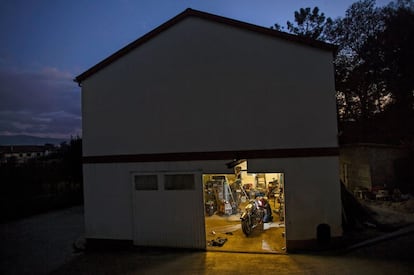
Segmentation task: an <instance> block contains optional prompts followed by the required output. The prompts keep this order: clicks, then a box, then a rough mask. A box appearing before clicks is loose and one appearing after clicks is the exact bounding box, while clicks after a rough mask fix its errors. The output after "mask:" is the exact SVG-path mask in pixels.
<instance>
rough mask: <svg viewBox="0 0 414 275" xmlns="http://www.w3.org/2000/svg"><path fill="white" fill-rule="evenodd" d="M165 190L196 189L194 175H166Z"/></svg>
mask: <svg viewBox="0 0 414 275" xmlns="http://www.w3.org/2000/svg"><path fill="white" fill-rule="evenodd" d="M164 189H165V190H194V175H193V174H182V175H166V176H165V182H164Z"/></svg>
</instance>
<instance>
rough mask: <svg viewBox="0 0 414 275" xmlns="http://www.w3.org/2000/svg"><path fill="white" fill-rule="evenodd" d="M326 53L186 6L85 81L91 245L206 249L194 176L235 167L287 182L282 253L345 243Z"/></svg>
mask: <svg viewBox="0 0 414 275" xmlns="http://www.w3.org/2000/svg"><path fill="white" fill-rule="evenodd" d="M334 50H335V48H334V47H333V46H331V45H329V44H325V43H321V42H317V41H311V40H307V39H305V38H299V37H297V36H293V35H289V34H285V33H281V32H277V31H274V30H271V29H267V28H262V27H258V26H255V25H251V24H248V23H244V22H240V21H236V20H232V19H228V18H224V17H220V16H216V15H212V14H208V13H204V12H199V11H195V10H191V9H188V10H186V11H184V12H183V13H181V14H179V15H177V16H176V17H174V18H173V19H171V20H170V21H168V22H166V23H164V24H163V25H161V26H160V27H158V28H156V29H155V30H153V31H151V32H150V33H148V34H146V35H144V36H143V37H141V38H140V39H138V40H136V41H134V42H132V43H131V44H129V45H127V46H126V47H125V48H123V49H121V50H120V51H118V52H116V53H114V54H113V55H112V56H110V57H108V58H107V59H105V60H103V61H102V62H100V63H98V64H97V65H96V66H94V67H92V68H91V69H89V70H88V71H86V72H84V73H83V74H81V75H79V76H78V77H77V78H76V79H75V80H76V81H77V82H78V83H79V84H80V85H81V87H82V113H83V160H84V164H83V169H84V196H85V227H86V237H87V238H88V239H112V240H127V241H131V242H133V243H134V244H136V245H144V246H167V247H186V248H195V249H205V248H206V239H205V232H204V230H205V227H204V203H203V190H202V189H203V187H202V183H201V180H202V175H203V174H208V173H228V172H229V168H228V165H227V164H228V163H229V162H231V161H234V160H239V159H246V160H247V162H248V168H247V169H248V171H249V172H251V173H266V172H281V173H283V174H284V175H285V182H286V184H285V196H286V198H285V200H286V220H285V222H286V243H287V249H288V250H292V251H293V250H295V249H301V248H306V247H311V246H313V245H315V243H316V240H317V228H318V226H319V225H321V224H323V225H328V226H329V228H330V233H329V235H330V237H331V238H338V237H340V236H341V234H342V229H341V201H340V185H339V171H338V144H337V121H336V101H335V87H334V70H333V53H334ZM154 201H157V203H151V202H154ZM146 205H151V206H150V208H146ZM143 207H144V208H143ZM149 209H151V210H150V211H149ZM160 216H162V217H164V218H163V219H160V218H158V217H160Z"/></svg>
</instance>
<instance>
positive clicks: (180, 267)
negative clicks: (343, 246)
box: [0, 207, 414, 275]
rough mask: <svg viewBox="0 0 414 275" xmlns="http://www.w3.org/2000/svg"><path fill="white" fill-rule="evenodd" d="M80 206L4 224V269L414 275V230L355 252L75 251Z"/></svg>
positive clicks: (0, 261)
mask: <svg viewBox="0 0 414 275" xmlns="http://www.w3.org/2000/svg"><path fill="white" fill-rule="evenodd" d="M82 228H83V213H82V208H80V207H75V208H70V209H66V210H63V211H57V212H53V213H49V214H45V215H40V216H36V217H33V218H29V219H25V220H21V221H18V222H13V223H9V224H3V225H0V237H1V242H2V243H1V250H0V252H1V254H0V256H1V258H0V274H49V273H51V274H163V273H164V274H166V273H168V274H238V273H243V274H257V273H258V272H260V273H266V274H364V275H367V274H414V261H413V260H414V233H413V232H414V230H413V228H411V229H410V230H406V232H401V233H400V234H394V235H395V236H392V235H391V236H389V238H385V239H384V240H379V241H377V242H373V243H371V244H370V243H367V244H363V245H362V246H360V247H355V248H354V249H352V250H350V251H346V252H344V251H341V252H340V253H339V252H335V253H334V252H330V253H319V254H307V255H299V254H289V255H272V254H248V253H226V252H190V251H174V250H157V249H132V250H123V251H120V250H112V251H95V252H88V253H78V254H76V253H73V251H72V243H73V240H75V239H77V238H78V237H79V236H81V235H82V230H83V229H82Z"/></svg>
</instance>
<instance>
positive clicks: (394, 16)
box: [371, 0, 414, 115]
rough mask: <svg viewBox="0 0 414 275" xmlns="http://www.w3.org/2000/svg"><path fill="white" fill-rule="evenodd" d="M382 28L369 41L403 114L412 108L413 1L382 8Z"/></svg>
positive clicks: (413, 81)
mask: <svg viewBox="0 0 414 275" xmlns="http://www.w3.org/2000/svg"><path fill="white" fill-rule="evenodd" d="M383 14H384V22H385V29H384V31H383V32H381V33H380V34H379V35H378V36H377V37H375V39H373V41H372V42H371V43H372V44H374V45H375V46H376V48H377V52H378V54H377V56H378V60H379V62H380V66H381V67H382V70H381V73H382V77H383V79H384V81H385V85H386V87H387V89H388V90H389V91H390V93H391V95H392V100H393V105H394V108H395V109H397V110H398V111H399V112H401V113H402V114H403V115H412V113H413V109H414V53H413V49H414V2H413V1H411V0H400V1H398V2H396V3H393V2H392V3H391V4H390V5H389V6H388V7H386V8H384V10H383Z"/></svg>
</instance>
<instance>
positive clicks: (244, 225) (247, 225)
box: [241, 219, 253, 237]
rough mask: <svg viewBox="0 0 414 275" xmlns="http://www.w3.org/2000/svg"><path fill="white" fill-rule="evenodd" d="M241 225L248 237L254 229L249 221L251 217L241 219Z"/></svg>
mask: <svg viewBox="0 0 414 275" xmlns="http://www.w3.org/2000/svg"><path fill="white" fill-rule="evenodd" d="M241 226H242V230H243V233H244V235H246V237H248V236H249V235H250V234H251V233H252V231H253V228H252V226H251V225H250V223H249V219H244V220H241Z"/></svg>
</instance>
